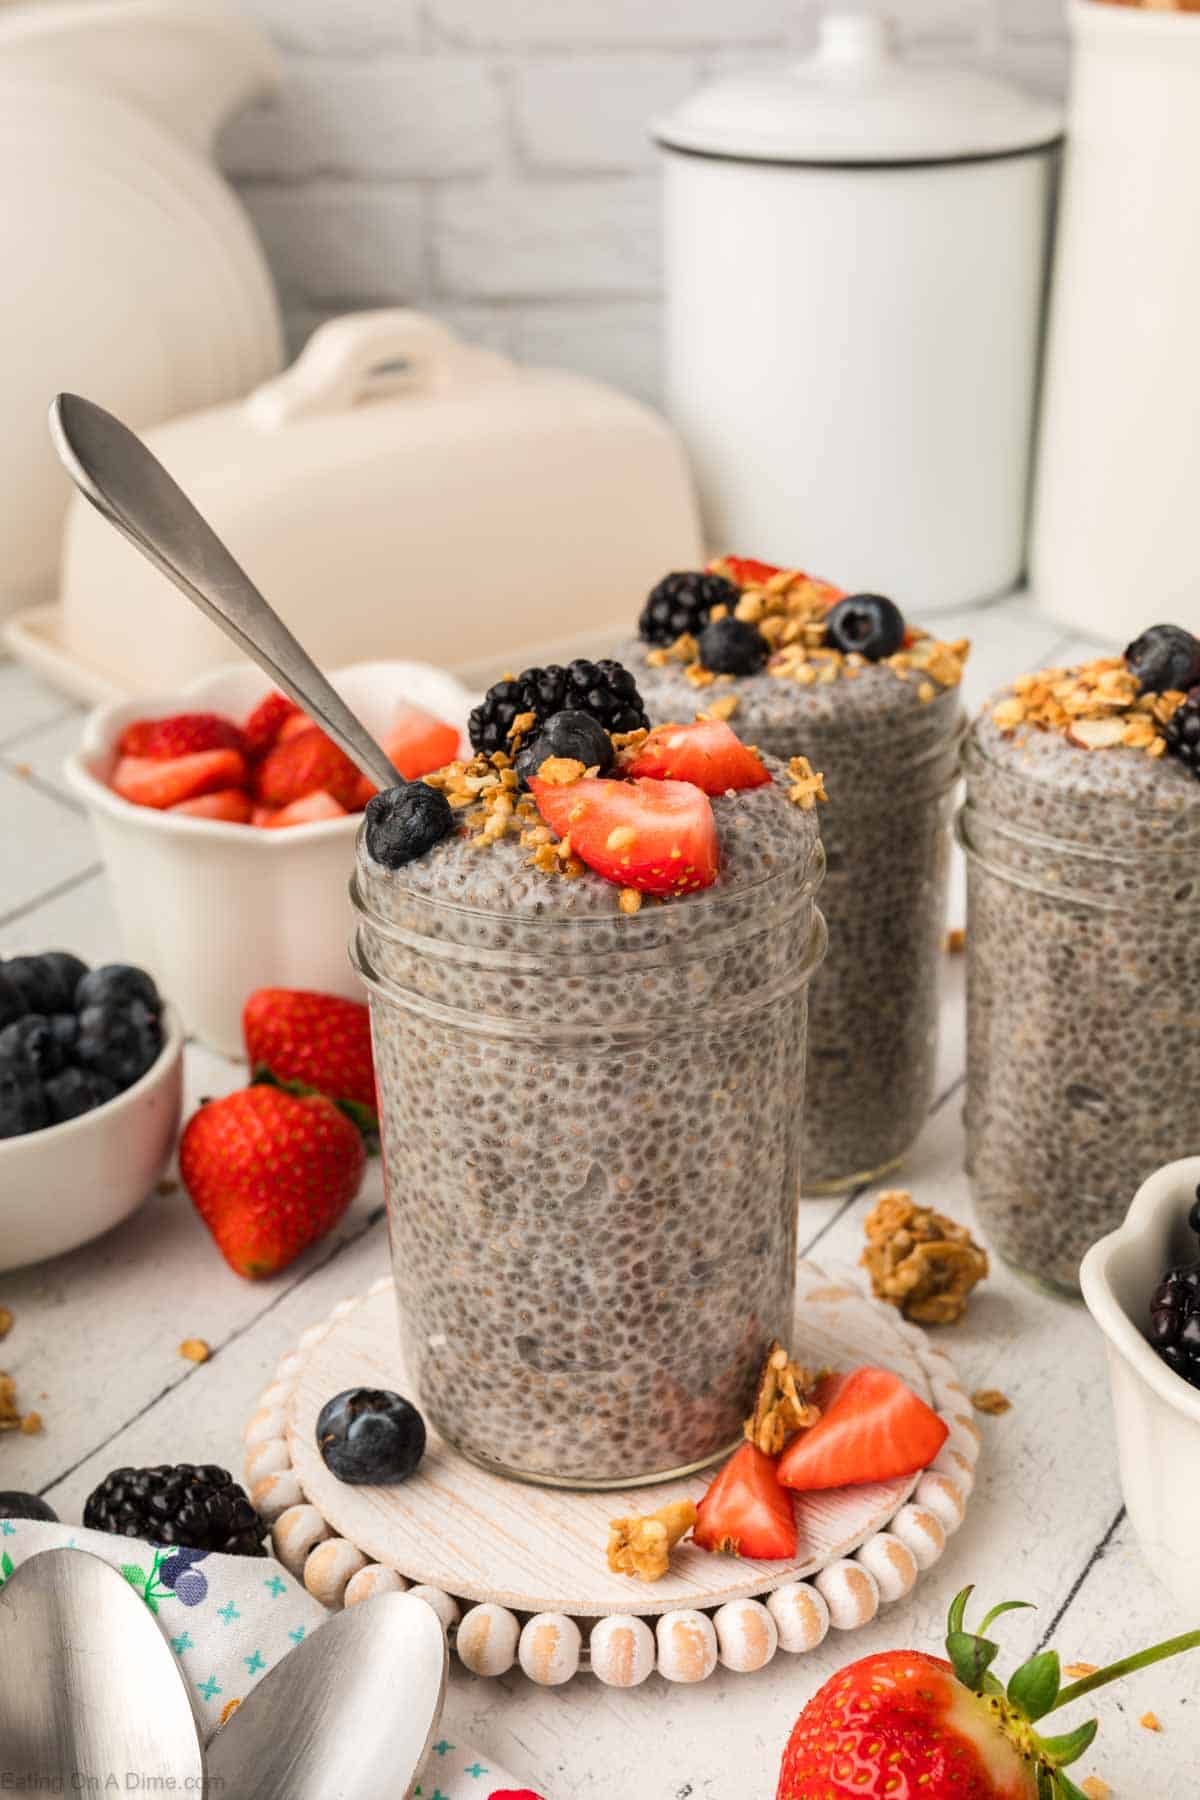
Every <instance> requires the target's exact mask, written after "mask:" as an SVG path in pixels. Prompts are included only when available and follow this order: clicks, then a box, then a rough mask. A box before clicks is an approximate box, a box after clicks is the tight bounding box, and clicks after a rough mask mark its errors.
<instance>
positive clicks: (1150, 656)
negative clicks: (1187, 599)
mask: <svg viewBox="0 0 1200 1800" xmlns="http://www.w3.org/2000/svg"><path fill="white" fill-rule="evenodd" d="M1125 666H1126V668H1127V669H1128V670H1129V672H1130V674H1131V675H1136V676H1137V678H1138V681H1139V683H1140V685H1141V689H1142V692H1143V693H1156V694H1161V693H1163V692H1164V691H1165V690H1166V689H1167V688H1176V689H1179V690H1180V691H1182V692H1184V693H1186V691H1187V690H1188V688H1190V687H1194V686H1195V685H1196V683H1197V682H1198V681H1200V638H1196V637H1193V636H1192V633H1191V632H1190V631H1185V630H1184V628H1183V626H1182V625H1151V626H1150V628H1149V629H1148V630H1147V631H1143V633H1142V635H1141V637H1136V638H1134V640H1133V642H1132V644H1130V645H1129V647H1128V649H1127V650H1126V652H1125Z"/></svg>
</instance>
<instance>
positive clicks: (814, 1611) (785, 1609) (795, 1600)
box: [767, 1581, 829, 1656]
mask: <svg viewBox="0 0 1200 1800" xmlns="http://www.w3.org/2000/svg"><path fill="white" fill-rule="evenodd" d="M767 1611H768V1612H769V1613H770V1615H771V1617H772V1618H773V1619H774V1621H775V1624H776V1626H777V1628H778V1631H779V1647H780V1649H781V1650H787V1651H789V1652H790V1653H791V1655H793V1656H798V1655H801V1654H802V1653H803V1652H804V1651H805V1650H815V1649H816V1647H817V1645H818V1644H821V1643H824V1641H825V1636H826V1633H827V1632H828V1630H829V1607H828V1606H827V1605H826V1602H825V1596H824V1595H823V1594H819V1593H818V1592H817V1590H816V1588H815V1587H813V1586H811V1584H810V1583H809V1582H807V1581H786V1582H784V1584H783V1586H782V1587H777V1588H776V1589H775V1591H774V1593H772V1594H768V1595H767Z"/></svg>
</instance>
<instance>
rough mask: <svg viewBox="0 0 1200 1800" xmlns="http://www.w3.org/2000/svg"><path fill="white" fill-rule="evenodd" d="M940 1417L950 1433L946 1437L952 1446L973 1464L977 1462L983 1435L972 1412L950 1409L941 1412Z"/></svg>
mask: <svg viewBox="0 0 1200 1800" xmlns="http://www.w3.org/2000/svg"><path fill="white" fill-rule="evenodd" d="M968 1404H969V1403H968ZM938 1418H939V1419H940V1420H941V1421H942V1424H943V1425H945V1427H946V1429H947V1430H948V1431H949V1433H950V1436H949V1437H948V1438H947V1439H946V1442H947V1444H949V1446H950V1448H951V1449H952V1450H957V1451H959V1452H960V1454H961V1455H963V1456H965V1457H966V1459H967V1461H968V1462H969V1463H971V1464H972V1466H973V1465H974V1464H975V1463H977V1462H978V1461H979V1451H980V1447H981V1445H982V1443H983V1436H982V1434H981V1432H980V1430H979V1427H978V1425H977V1424H976V1423H975V1421H974V1419H973V1418H972V1417H971V1415H970V1413H969V1412H965V1411H963V1412H957V1411H954V1410H948V1411H946V1412H940V1413H939V1414H938Z"/></svg>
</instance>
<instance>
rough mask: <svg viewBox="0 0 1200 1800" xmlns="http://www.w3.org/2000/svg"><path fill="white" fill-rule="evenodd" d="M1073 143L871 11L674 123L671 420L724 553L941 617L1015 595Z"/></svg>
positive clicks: (836, 25)
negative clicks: (1044, 326)
mask: <svg viewBox="0 0 1200 1800" xmlns="http://www.w3.org/2000/svg"><path fill="white" fill-rule="evenodd" d="M1060 130H1061V121H1060V115H1059V112H1058V109H1057V108H1055V107H1053V106H1048V105H1046V104H1044V103H1042V102H1039V101H1035V100H1033V99H1031V98H1029V97H1028V96H1027V95H1025V94H1023V93H1021V92H1020V91H1019V90H1017V89H1014V88H1013V87H1011V86H1009V85H1007V84H1006V83H1004V82H1001V81H999V80H997V79H995V78H994V77H992V76H989V75H986V74H983V73H981V72H979V71H971V70H966V69H954V68H948V67H940V66H930V65H912V64H908V63H906V62H904V61H903V60H901V59H900V58H899V57H898V56H897V55H896V54H895V53H894V52H893V49H892V43H891V35H890V32H889V29H888V26H887V23H886V21H884V20H883V19H880V18H877V17H875V16H872V15H865V14H862V13H859V12H853V13H850V12H835V13H834V14H833V15H832V16H830V17H827V18H826V19H825V21H824V25H823V28H822V32H821V37H820V43H819V47H818V49H817V52H816V55H815V56H814V57H812V58H811V59H809V60H808V61H805V62H801V63H799V64H797V65H795V66H793V67H791V68H784V69H781V70H780V71H779V72H778V73H776V74H768V75H761V74H759V75H750V76H741V77H738V78H736V79H733V80H728V81H723V82H721V83H719V84H717V85H716V86H714V87H710V88H708V89H705V90H704V91H702V92H701V93H700V94H698V95H697V96H695V97H694V98H692V99H691V100H689V101H687V102H686V103H685V104H684V106H683V107H682V108H681V109H680V110H679V111H678V112H676V113H674V114H673V115H671V116H670V117H669V118H667V119H665V120H663V121H661V122H660V123H659V124H658V125H657V126H656V128H655V135H656V136H657V138H658V141H659V143H660V144H661V145H662V146H663V148H664V150H665V151H666V153H667V154H666V278H667V371H668V375H667V380H668V397H669V409H670V411H671V413H672V414H673V416H674V419H675V422H676V423H677V424H678V426H679V427H680V429H681V431H682V433H683V436H684V439H685V442H686V444H687V446H688V449H689V451H690V452H691V455H692V458H693V461H694V464H695V467H696V470H697V473H698V477H699V482H700V488H701V495H702V500H703V503H704V506H705V523H706V527H707V530H708V534H709V536H710V539H711V540H712V542H713V544H714V545H717V546H720V547H724V548H729V549H734V550H737V551H739V552H740V553H742V554H745V555H750V556H758V557H763V558H766V559H767V560H768V561H771V562H776V563H780V564H783V565H785V566H788V567H796V566H799V567H803V568H809V569H813V570H815V571H817V572H818V573H821V574H824V575H826V576H827V577H828V578H829V579H831V580H835V581H837V582H838V583H839V584H840V585H841V586H843V587H846V588H851V589H875V590H880V589H882V590H883V591H884V592H887V593H891V594H894V595H895V596H896V598H897V600H898V601H899V602H900V603H901V604H902V605H903V606H905V608H906V609H907V608H910V607H911V608H912V609H913V610H915V611H918V612H925V613H927V612H928V611H929V609H930V608H931V607H936V606H946V605H954V604H961V603H964V602H969V601H972V600H977V599H982V598H985V597H987V596H989V595H992V594H995V593H997V592H1000V591H1002V590H1003V589H1004V588H1006V587H1008V586H1010V585H1011V584H1012V583H1013V582H1014V581H1015V580H1016V579H1017V578H1018V576H1019V574H1020V572H1021V569H1022V564H1023V549H1024V529H1025V514H1026V493H1027V484H1028V472H1029V454H1030V439H1031V427H1032V416H1033V408H1034V392H1035V385H1036V372H1037V360H1038V346H1039V336H1040V321H1041V310H1042V295H1043V283H1044V264H1045V251H1046V240H1047V220H1048V213H1049V197H1050V192H1051V185H1052V172H1053V166H1054V156H1055V145H1056V144H1057V142H1058V140H1059V136H1060Z"/></svg>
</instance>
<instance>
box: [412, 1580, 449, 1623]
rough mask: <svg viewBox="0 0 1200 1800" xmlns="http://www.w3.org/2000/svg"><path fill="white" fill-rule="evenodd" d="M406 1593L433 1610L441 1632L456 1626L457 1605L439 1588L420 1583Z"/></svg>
mask: <svg viewBox="0 0 1200 1800" xmlns="http://www.w3.org/2000/svg"><path fill="white" fill-rule="evenodd" d="M408 1591H409V1593H410V1594H411V1595H412V1597H413V1599H414V1600H423V1601H424V1602H425V1604H426V1606H431V1607H432V1608H433V1610H434V1612H435V1613H436V1614H437V1616H438V1618H439V1619H440V1620H441V1621H442V1630H443V1631H450V1630H451V1629H452V1628H453V1627H454V1626H455V1625H457V1623H458V1606H457V1603H456V1602H455V1601H453V1600H452V1599H451V1598H450V1596H449V1594H444V1593H443V1592H442V1590H441V1588H435V1587H426V1585H425V1583H424V1582H423V1581H420V1582H418V1583H417V1585H416V1587H412V1588H409V1590H408Z"/></svg>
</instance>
